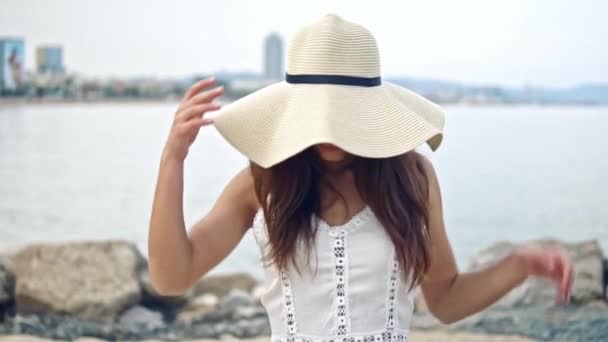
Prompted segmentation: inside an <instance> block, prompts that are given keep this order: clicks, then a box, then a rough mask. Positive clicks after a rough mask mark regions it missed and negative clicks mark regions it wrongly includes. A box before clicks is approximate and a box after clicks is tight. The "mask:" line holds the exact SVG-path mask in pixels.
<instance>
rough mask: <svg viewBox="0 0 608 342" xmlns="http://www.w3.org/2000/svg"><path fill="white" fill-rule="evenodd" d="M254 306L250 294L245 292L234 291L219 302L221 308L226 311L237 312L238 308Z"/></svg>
mask: <svg viewBox="0 0 608 342" xmlns="http://www.w3.org/2000/svg"><path fill="white" fill-rule="evenodd" d="M250 304H253V301H252V300H251V297H250V296H249V294H248V293H247V292H245V291H243V290H239V289H233V290H231V291H230V292H229V293H228V294H227V295H226V296H224V298H222V299H221V300H220V302H219V305H218V306H219V308H220V309H223V310H226V311H235V310H236V309H237V308H238V307H241V306H249V305H250Z"/></svg>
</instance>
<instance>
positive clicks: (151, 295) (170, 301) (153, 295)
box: [139, 267, 194, 308]
mask: <svg viewBox="0 0 608 342" xmlns="http://www.w3.org/2000/svg"><path fill="white" fill-rule="evenodd" d="M139 283H140V285H141V290H142V298H141V303H142V304H144V305H146V306H150V307H161V308H163V307H168V308H177V307H181V306H183V305H185V304H187V303H188V301H189V300H190V299H191V298H192V296H193V294H194V288H191V289H189V290H188V291H187V292H186V294H184V295H182V296H164V295H161V294H159V293H158V292H157V291H156V289H154V286H152V282H151V281H150V274H149V273H148V269H147V267H146V268H145V269H142V270H141V272H140V273H139Z"/></svg>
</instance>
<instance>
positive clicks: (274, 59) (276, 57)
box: [264, 33, 285, 80]
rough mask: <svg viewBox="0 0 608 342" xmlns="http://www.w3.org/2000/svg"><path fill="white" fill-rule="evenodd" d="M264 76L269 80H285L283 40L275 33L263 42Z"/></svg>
mask: <svg viewBox="0 0 608 342" xmlns="http://www.w3.org/2000/svg"><path fill="white" fill-rule="evenodd" d="M264 76H265V77H266V78H267V79H271V80H282V79H284V78H285V69H284V68H283V39H281V36H279V35H278V34H277V33H271V34H269V35H268V36H267V37H266V39H265V40H264Z"/></svg>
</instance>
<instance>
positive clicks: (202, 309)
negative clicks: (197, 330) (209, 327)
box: [176, 293, 219, 324]
mask: <svg viewBox="0 0 608 342" xmlns="http://www.w3.org/2000/svg"><path fill="white" fill-rule="evenodd" d="M218 302H219V300H218V298H217V296H216V295H214V294H211V293H208V294H204V295H200V296H198V297H196V298H194V299H192V300H190V302H188V305H187V306H186V307H185V308H184V309H183V310H181V311H180V312H179V313H178V314H177V318H176V321H177V322H179V323H182V324H192V323H193V322H196V321H201V320H204V318H205V316H206V315H207V314H209V313H210V312H212V311H214V310H215V309H216V308H217V305H218Z"/></svg>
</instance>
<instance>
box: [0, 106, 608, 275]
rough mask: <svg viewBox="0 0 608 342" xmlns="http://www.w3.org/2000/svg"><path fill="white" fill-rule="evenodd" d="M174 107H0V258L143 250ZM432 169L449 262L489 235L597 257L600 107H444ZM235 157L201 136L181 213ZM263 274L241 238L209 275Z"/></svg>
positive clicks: (602, 164)
mask: <svg viewBox="0 0 608 342" xmlns="http://www.w3.org/2000/svg"><path fill="white" fill-rule="evenodd" d="M176 107H177V103H172V102H168V103H164V102H161V103H94V104H30V105H18V104H15V105H2V106H0V194H1V195H0V252H1V251H3V250H15V249H17V248H19V247H20V246H23V245H26V244H31V243H38V242H63V241H68V240H83V239H86V240H105V239H126V240H129V241H133V242H134V243H136V245H137V246H138V247H139V249H140V250H141V252H142V253H143V254H144V255H146V254H147V253H146V252H147V234H148V227H149V226H148V224H149V219H150V212H151V207H152V200H153V196H154V190H155V186H156V179H157V176H158V168H159V160H160V155H161V151H162V148H163V146H164V143H165V141H166V138H167V136H168V133H169V128H170V126H171V123H172V120H173V116H174V113H175V109H176ZM444 108H445V110H446V125H445V138H444V141H443V144H442V146H441V147H440V148H439V149H438V150H437V151H435V152H432V151H430V149H429V148H428V147H426V146H421V147H420V149H419V150H420V152H422V153H424V154H425V155H427V156H428V157H429V158H430V159H431V160H432V161H433V163H434V165H435V170H436V172H437V175H438V177H439V182H440V186H441V192H442V197H443V210H444V218H445V229H446V232H447V235H448V238H449V240H450V244H451V247H452V250H453V253H454V255H455V257H456V260H457V263H458V266H459V268H460V269H461V270H464V269H465V268H466V267H467V265H468V262H469V260H470V258H471V257H472V256H473V255H475V253H476V252H477V251H479V250H480V249H483V248H485V247H487V246H489V245H491V244H493V243H494V242H496V241H501V240H506V241H512V242H524V241H527V240H529V239H536V238H556V239H561V240H564V241H568V242H576V241H583V240H588V239H597V240H599V241H600V243H601V245H602V247H603V248H604V251H608V138H607V134H608V130H607V129H608V107H595V106H589V107H579V106H556V107H551V106H529V105H528V106H464V105H462V106H460V105H454V106H444ZM246 165H247V160H246V159H245V158H244V157H243V156H242V155H240V154H239V152H237V151H236V150H235V149H234V148H233V147H232V146H230V145H229V144H228V143H227V142H226V141H225V140H224V139H223V138H222V137H221V136H220V135H219V133H218V132H217V131H216V130H215V129H214V128H213V127H212V126H209V127H205V128H203V129H202V130H201V131H200V133H199V135H198V137H197V139H196V141H195V142H194V144H193V145H192V147H191V148H190V151H189V154H188V157H187V159H186V161H185V170H184V184H185V189H184V218H185V222H186V225H187V226H188V227H190V226H191V225H192V224H194V222H196V221H197V220H198V219H200V218H201V217H203V216H204V215H205V214H206V212H207V211H208V210H209V209H210V208H211V206H212V205H213V203H214V201H215V199H216V198H217V196H218V195H219V193H220V192H221V190H222V189H223V187H224V186H225V185H226V183H227V182H228V181H229V179H230V178H231V177H232V176H233V175H234V174H235V173H236V172H237V171H239V170H240V169H241V168H243V167H245V166H246ZM241 271H243V272H249V273H251V274H252V275H253V276H255V277H261V276H262V275H263V269H262V266H261V263H260V255H259V250H258V249H257V247H256V245H255V240H254V239H253V236H252V235H251V232H249V233H247V234H246V235H245V236H244V237H243V239H242V240H241V242H240V243H239V245H238V246H237V247H236V248H235V249H234V250H233V251H232V252H231V253H230V255H229V256H228V257H226V258H225V259H224V260H222V261H221V263H220V264H218V265H217V266H216V267H215V268H214V269H212V270H211V272H210V273H211V274H218V273H230V272H241Z"/></svg>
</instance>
